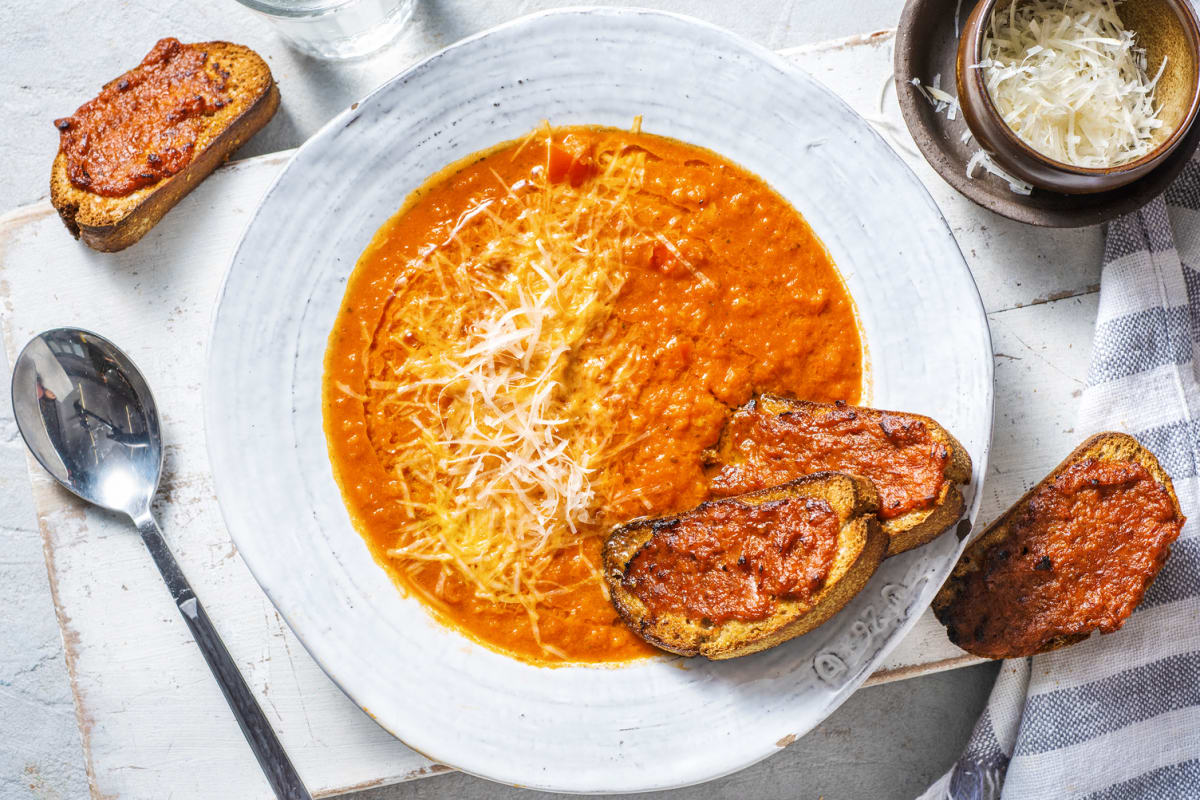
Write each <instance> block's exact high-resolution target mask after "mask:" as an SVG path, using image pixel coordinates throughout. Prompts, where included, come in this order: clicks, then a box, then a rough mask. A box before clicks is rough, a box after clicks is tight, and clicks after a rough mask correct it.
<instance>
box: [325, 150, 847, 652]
mask: <svg viewBox="0 0 1200 800" xmlns="http://www.w3.org/2000/svg"><path fill="white" fill-rule="evenodd" d="M863 372H864V348H863V343H862V340H861V336H860V333H859V328H858V324H857V320H856V315H855V309H854V304H853V302H852V300H851V298H850V296H849V294H848V292H847V290H846V287H845V285H844V283H843V282H842V279H841V276H840V275H839V274H838V272H837V270H836V268H835V267H834V265H833V263H832V261H831V259H830V257H829V254H828V253H827V252H826V250H825V248H824V246H823V245H822V244H821V242H820V240H819V239H818V238H817V237H816V235H815V234H814V233H813V231H812V230H811V228H809V226H808V224H807V223H806V222H805V220H804V218H803V217H802V216H801V215H800V214H799V213H797V211H796V210H795V209H793V208H792V207H791V206H790V205H789V204H788V203H787V202H786V201H785V200H784V199H783V198H782V197H780V196H779V195H778V194H776V193H775V192H774V191H773V190H772V189H771V188H770V187H769V186H768V185H767V184H766V183H765V182H764V181H763V180H762V179H760V178H758V177H757V176H755V175H753V174H750V173H749V172H747V171H746V170H744V169H742V168H740V167H738V166H737V165H735V164H733V163H731V162H730V161H728V160H727V159H725V158H723V157H721V156H719V155H717V154H715V153H713V152H711V151H708V150H704V149H701V148H698V147H695V146H692V145H688V144H685V143H682V142H679V141H675V140H671V139H666V138H663V137H659V136H652V135H649V134H645V133H641V132H640V131H637V130H634V131H620V130H615V129H608V128H591V127H577V128H549V127H546V128H543V129H541V130H539V131H535V132H534V133H533V134H530V136H529V137H527V138H526V139H524V140H521V141H519V142H513V143H509V144H505V145H501V146H499V147H497V148H496V149H494V150H491V151H488V152H486V153H483V154H479V155H476V156H474V157H472V158H470V159H467V160H465V161H462V162H459V163H457V164H455V165H452V166H451V167H449V168H448V169H447V170H445V171H443V172H442V173H439V174H438V175H436V176H434V177H433V178H431V179H430V180H429V181H428V182H427V183H426V185H425V186H423V187H422V188H421V189H420V190H419V191H418V192H416V193H415V194H414V195H413V197H411V198H410V199H409V200H408V202H407V203H406V205H405V206H404V208H403V209H401V211H400V212H399V213H397V214H396V215H395V216H394V217H392V218H391V219H390V220H389V221H388V222H386V223H385V224H384V225H383V226H382V227H381V228H380V229H379V231H378V233H377V234H376V235H375V238H374V240H373V241H372V242H371V244H370V246H369V247H368V248H367V249H366V251H365V252H364V253H363V255H362V257H361V258H360V260H359V262H358V264H357V265H356V267H355V269H354V271H353V273H352V274H351V276H350V278H349V281H348V284H347V287H346V293H345V298H344V300H343V304H342V306H341V309H340V311H339V314H338V317H337V321H336V323H335V325H334V328H333V331H332V333H331V335H330V339H329V349H328V352H327V356H326V365H325V380H324V411H325V427H326V435H327V438H328V443H329V452H330V456H331V460H332V464H333V468H334V473H335V477H336V479H337V481H338V483H339V485H340V487H341V489H342V493H343V496H344V498H345V502H346V504H347V507H348V509H349V511H350V513H351V516H352V518H353V520H354V522H355V525H356V527H357V528H358V530H359V531H360V532H361V534H362V536H363V537H364V539H365V540H366V542H367V544H368V545H369V547H370V548H371V551H372V553H373V554H374V556H375V558H376V560H377V561H378V562H379V563H380V564H381V565H383V566H384V567H385V568H386V569H387V570H388V571H389V572H390V573H391V574H392V575H393V576H394V578H395V579H396V581H397V583H398V585H399V586H400V587H401V588H403V589H404V590H406V591H410V592H412V593H413V594H414V595H416V596H417V597H419V598H420V599H421V600H422V601H423V602H425V603H426V604H427V605H428V606H429V608H430V609H431V610H432V611H433V612H434V613H435V614H436V615H437V616H438V618H439V619H440V620H441V621H443V622H444V623H446V624H448V625H450V626H452V627H454V628H457V629H458V630H460V631H462V632H464V633H465V634H467V635H469V636H470V637H472V638H474V639H475V640H477V641H479V642H481V643H483V644H485V645H487V646H489V647H492V648H494V649H497V650H500V651H502V652H505V653H508V654H510V655H513V656H515V657H518V658H522V659H525V660H528V661H532V662H536V663H543V664H553V663H579V662H587V663H596V662H621V661H627V660H630V659H634V658H638V657H641V656H644V655H647V654H648V653H649V652H651V649H650V647H649V646H648V645H646V644H645V643H643V642H642V641H641V640H640V639H639V638H638V637H636V636H635V635H634V634H632V633H631V632H629V631H628V630H627V629H626V628H625V627H624V625H623V623H622V622H621V621H620V619H619V617H618V616H617V613H616V612H615V611H614V609H613V608H612V606H611V605H610V603H609V601H608V598H607V597H606V595H605V587H604V583H603V580H602V579H601V577H600V575H599V573H598V570H599V568H600V550H601V545H602V543H603V540H604V537H605V535H606V534H607V531H608V530H609V529H610V528H611V527H612V526H613V525H614V524H617V523H621V522H625V521H628V520H629V519H631V518H633V517H638V516H643V515H658V514H666V513H672V512H679V511H682V510H685V509H688V508H691V507H693V506H695V505H696V504H697V503H699V502H702V501H704V500H705V499H707V497H708V490H707V482H706V479H705V474H704V465H703V463H702V453H703V451H704V449H705V448H707V447H710V446H712V445H713V444H714V443H715V442H716V441H717V439H718V436H719V434H720V432H721V429H722V427H723V426H724V425H725V423H726V422H727V421H728V419H729V418H730V415H731V413H732V410H733V409H736V408H737V407H738V406H740V405H742V404H743V403H745V402H746V401H747V400H749V399H750V397H751V396H752V395H753V394H755V393H757V392H775V393H780V394H785V395H790V396H795V397H799V398H804V399H810V400H817V401H836V400H844V401H846V402H848V403H855V402H857V401H858V400H859V399H860V393H861V387H862V383H863Z"/></svg>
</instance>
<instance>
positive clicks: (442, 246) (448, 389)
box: [339, 128, 702, 657]
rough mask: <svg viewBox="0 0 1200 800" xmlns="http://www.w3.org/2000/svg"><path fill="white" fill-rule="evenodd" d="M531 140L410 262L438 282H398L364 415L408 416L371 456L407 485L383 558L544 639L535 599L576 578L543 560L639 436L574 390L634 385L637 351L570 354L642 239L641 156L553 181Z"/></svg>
mask: <svg viewBox="0 0 1200 800" xmlns="http://www.w3.org/2000/svg"><path fill="white" fill-rule="evenodd" d="M537 133H538V132H535V134H537ZM539 139H541V140H544V142H543V141H539ZM533 142H537V143H536V144H532V146H537V144H542V143H544V144H545V146H546V148H547V162H546V165H545V166H543V167H536V168H535V169H534V170H533V174H532V175H531V177H530V178H529V179H527V180H524V181H521V182H520V183H519V184H517V185H515V186H507V185H505V184H504V183H503V181H501V182H500V189H501V193H500V195H499V196H497V197H494V198H493V199H491V200H485V201H482V202H479V203H477V204H476V205H474V206H473V207H472V208H470V209H469V210H468V211H467V212H466V213H464V214H463V215H462V216H461V217H460V219H459V220H458V221H457V223H456V224H455V225H453V226H452V227H451V229H450V230H449V231H448V234H447V236H446V238H445V240H444V241H442V242H441V243H439V244H436V245H433V246H430V247H428V248H427V249H426V250H425V251H424V252H422V253H421V254H420V256H419V257H418V258H417V259H415V260H414V261H413V262H412V263H411V264H410V265H409V267H410V268H409V270H408V272H407V274H408V275H409V276H418V277H416V280H419V281H423V282H424V285H425V287H426V288H427V289H428V288H432V289H434V290H435V291H433V292H432V293H430V292H426V291H414V286H413V281H412V280H408V279H405V278H402V279H401V280H400V281H398V282H397V284H396V286H395V288H394V290H393V294H392V300H391V301H390V303H389V309H388V312H387V313H386V314H385V322H384V323H382V324H381V326H382V327H381V330H380V332H379V333H378V334H377V335H378V336H379V337H380V340H381V341H383V342H384V346H385V347H386V348H387V353H385V355H386V356H387V361H388V363H391V364H393V365H394V366H393V367H392V369H393V374H392V375H391V376H390V377H389V379H386V380H383V379H379V378H376V379H374V380H372V381H371V383H370V385H369V389H370V390H371V393H372V398H371V399H372V401H373V402H372V403H371V404H370V412H371V413H373V414H379V415H382V416H385V417H387V418H389V419H405V420H407V422H408V424H407V426H406V428H407V430H406V431H404V432H403V434H402V435H398V436H397V437H395V438H394V439H393V440H392V441H390V442H389V446H388V447H387V452H386V453H381V454H380V455H381V459H382V460H384V461H385V467H386V468H387V469H388V470H389V471H390V472H391V474H392V475H393V476H394V478H395V481H396V484H397V489H398V490H399V491H400V492H401V494H402V496H404V497H406V498H408V501H407V502H406V503H405V507H406V511H407V521H406V522H405V523H404V524H403V525H402V526H401V527H400V528H399V529H398V530H397V531H396V534H397V537H396V538H397V544H396V546H395V547H394V548H392V549H391V550H389V555H390V556H392V557H393V558H396V559H398V560H400V561H401V562H403V563H404V564H406V565H407V566H406V568H408V569H411V570H413V571H414V572H415V571H420V570H422V569H425V568H426V567H429V566H432V565H436V568H438V569H440V570H441V572H440V573H439V574H440V575H441V578H440V579H439V580H440V582H439V587H440V586H441V585H442V582H444V580H445V578H446V576H447V574H449V573H456V574H457V575H458V576H459V577H460V578H461V579H462V580H463V582H464V583H465V584H466V586H467V587H469V589H470V590H471V591H473V592H474V594H475V595H476V596H477V597H479V598H483V599H486V600H488V601H491V602H499V603H508V604H519V605H521V606H523V607H524V609H525V611H526V612H527V614H528V616H529V619H530V622H531V627H532V631H533V634H534V636H535V638H537V639H538V641H539V643H540V642H541V639H540V636H539V633H538V612H537V607H538V604H539V603H540V602H541V601H542V600H544V599H545V598H546V597H548V596H550V595H553V594H555V593H557V592H561V591H565V590H568V589H569V588H570V587H564V586H561V585H559V584H557V583H555V582H553V581H552V580H550V579H549V578H548V577H547V571H548V570H549V568H550V565H551V563H552V561H553V559H554V558H555V556H556V555H557V554H559V553H560V552H562V551H563V550H565V549H568V548H572V547H575V546H576V545H577V544H578V542H579V532H580V528H581V527H586V526H590V525H595V524H596V523H597V522H598V519H597V513H598V511H599V508H598V505H599V503H600V502H601V499H602V498H603V497H606V496H608V495H611V494H612V490H611V487H608V486H606V485H604V481H605V480H606V479H605V477H604V476H605V474H606V471H605V469H604V468H605V466H607V465H608V464H610V463H611V462H612V459H614V458H615V457H617V456H618V455H619V454H620V453H621V452H623V451H624V450H625V448H627V447H628V446H630V445H632V444H633V443H634V442H624V441H614V438H613V434H612V430H613V428H614V424H613V420H612V412H611V411H609V410H606V409H607V406H606V404H605V398H604V397H602V396H598V395H597V394H596V393H595V392H588V391H579V390H578V387H579V386H581V385H582V386H585V387H586V386H614V385H616V386H620V385H623V384H624V383H626V382H632V380H633V377H632V373H633V371H634V370H635V369H636V368H637V366H638V365H637V364H636V363H635V359H634V358H633V355H632V354H630V353H626V352H615V353H613V354H611V355H605V356H597V357H595V358H590V359H587V360H586V362H583V363H581V362H579V361H577V360H575V359H574V358H573V354H574V353H575V351H576V349H577V347H578V346H579V345H580V344H581V342H583V340H584V339H585V337H586V336H587V335H588V334H589V332H590V331H592V330H593V328H594V327H595V326H596V325H597V324H598V323H599V322H600V321H601V320H603V319H605V318H606V316H607V314H608V313H609V311H610V309H611V304H612V302H613V300H614V299H615V297H616V294H617V292H618V291H619V290H620V288H621V286H622V283H623V279H624V276H625V273H626V269H627V267H626V264H625V263H624V253H625V252H626V251H627V248H626V246H627V245H629V244H631V243H632V242H634V241H636V240H639V239H645V238H646V237H647V234H646V233H645V232H644V231H643V230H642V229H641V228H640V226H638V225H637V224H636V223H635V221H634V220H633V219H632V218H631V217H630V215H629V212H628V204H627V203H626V199H627V197H628V196H629V194H630V193H633V192H636V191H638V190H639V189H640V188H641V184H642V181H643V175H644V170H645V160H646V156H645V153H644V152H641V151H638V150H636V149H631V150H630V151H628V152H623V151H618V150H609V151H604V152H598V153H596V163H597V165H598V172H597V174H596V175H595V176H594V177H592V178H590V179H589V180H587V181H586V182H585V183H584V185H583V186H582V187H579V188H576V187H573V186H571V184H570V183H569V182H562V183H555V182H552V181H550V180H549V178H548V172H549V152H550V151H549V148H550V130H549V129H548V128H546V129H545V130H544V131H543V132H542V133H541V136H536V135H534V134H531V136H530V139H529V140H527V141H526V142H525V143H523V144H522V145H521V146H522V147H525V146H526V145H530V144H531V143H533ZM497 180H500V179H499V176H497ZM501 212H503V213H501ZM701 277H702V276H701ZM431 294H432V296H436V297H439V298H441V301H440V302H429V297H430V296H431ZM339 388H341V387H339ZM347 390H348V387H346V388H344V389H342V391H347ZM593 579H596V580H598V579H599V575H598V573H596V574H595V575H594V576H593ZM412 585H413V586H417V585H418V583H417V582H416V581H414V582H412ZM439 591H440V588H439ZM428 599H430V600H431V601H433V602H434V603H436V601H437V598H436V597H430V598H428ZM542 648H543V650H544V651H545V652H546V654H547V655H548V656H552V657H562V654H561V653H559V652H557V651H555V649H554V648H553V647H551V646H549V645H547V644H545V643H542Z"/></svg>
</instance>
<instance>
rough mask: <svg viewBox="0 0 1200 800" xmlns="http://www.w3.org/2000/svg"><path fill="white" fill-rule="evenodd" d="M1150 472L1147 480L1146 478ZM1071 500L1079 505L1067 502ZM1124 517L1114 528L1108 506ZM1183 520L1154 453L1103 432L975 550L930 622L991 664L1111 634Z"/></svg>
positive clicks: (984, 536)
mask: <svg viewBox="0 0 1200 800" xmlns="http://www.w3.org/2000/svg"><path fill="white" fill-rule="evenodd" d="M1130 464H1132V465H1140V467H1141V468H1144V472H1140V471H1139V470H1138V469H1136V466H1135V468H1133V469H1130V468H1129V466H1128V465H1130ZM1090 469H1096V470H1106V471H1107V473H1100V472H1096V473H1093V472H1088V471H1085V470H1090ZM1106 474H1107V477H1106ZM1147 474H1148V478H1149V479H1150V481H1149V482H1146V479H1145V477H1139V476H1146V475H1147ZM1151 484H1153V485H1151ZM1130 487H1135V488H1139V487H1140V488H1139V491H1137V493H1134V489H1131V488H1130ZM1064 496H1065V497H1070V498H1072V502H1073V503H1074V504H1075V505H1071V506H1064V505H1063V504H1062V503H1061V502H1059V500H1058V498H1060V497H1064ZM1118 507H1119V508H1123V509H1125V510H1126V512H1123V513H1133V514H1134V516H1133V517H1132V518H1126V517H1122V518H1118V519H1115V520H1112V521H1109V522H1107V523H1106V522H1105V519H1106V517H1105V514H1106V513H1108V512H1107V511H1106V508H1108V509H1116V508H1118ZM1129 509H1133V511H1132V512H1130V511H1129ZM1080 512H1083V513H1080ZM1184 521H1185V517H1184V516H1183V512H1182V510H1181V509H1180V507H1179V499H1178V497H1176V495H1175V488H1174V486H1173V485H1172V484H1171V478H1170V476H1169V475H1167V473H1166V472H1165V471H1164V470H1163V468H1162V466H1161V465H1159V463H1158V459H1156V458H1155V457H1154V454H1153V453H1151V452H1150V451H1149V450H1147V449H1146V448H1145V447H1143V446H1142V445H1140V444H1139V443H1138V442H1137V440H1136V439H1134V438H1133V437H1132V436H1128V435H1126V434H1123V433H1101V434H1098V435H1096V436H1093V437H1092V438H1090V439H1088V440H1087V441H1085V442H1084V443H1083V444H1081V445H1080V446H1079V447H1077V448H1076V449H1075V450H1074V451H1073V452H1072V453H1071V454H1070V455H1069V456H1067V458H1066V459H1065V460H1064V461H1063V462H1062V463H1061V464H1059V465H1058V466H1057V467H1055V468H1054V471H1053V472H1051V473H1050V474H1049V475H1047V476H1046V478H1045V479H1043V480H1042V481H1041V482H1040V483H1038V484H1037V485H1036V486H1034V487H1033V488H1032V489H1030V490H1029V491H1028V492H1027V493H1026V494H1025V495H1024V496H1023V497H1022V498H1021V499H1020V500H1018V501H1017V503H1016V504H1015V505H1013V506H1012V508H1010V509H1008V511H1006V512H1005V513H1004V515H1003V516H1001V517H1000V518H999V519H998V520H996V521H995V522H993V523H992V524H991V525H989V526H988V528H987V529H986V530H985V531H984V532H983V533H982V534H981V535H980V536H979V538H978V539H976V540H975V541H974V542H972V543H971V545H970V546H969V547H967V549H966V551H965V552H964V553H963V555H962V558H961V559H959V562H958V564H957V565H956V566H955V568H954V571H953V572H952V573H951V574H950V578H949V579H948V580H947V581H946V584H945V585H944V586H943V587H942V589H941V591H939V592H938V594H937V596H936V597H935V598H934V601H933V611H934V614H935V615H936V616H937V618H938V620H939V621H941V623H942V624H943V625H945V626H946V630H947V634H948V635H949V637H950V641H952V642H954V643H955V644H956V645H958V646H959V647H961V648H963V649H964V650H966V651H968V652H970V653H974V654H975V655H979V656H983V657H986V658H1022V657H1025V656H1031V655H1036V654H1038V653H1046V652H1049V651H1051V650H1055V649H1057V648H1059V647H1064V646H1066V645H1070V644H1074V643H1076V642H1079V641H1082V640H1083V639H1086V638H1088V636H1090V635H1091V634H1092V632H1093V631H1094V630H1100V631H1102V632H1104V633H1111V632H1112V631H1114V630H1117V629H1118V628H1120V627H1121V625H1122V624H1123V623H1124V621H1125V619H1126V618H1128V616H1129V615H1130V614H1131V613H1132V612H1133V610H1134V608H1136V606H1137V605H1138V603H1140V602H1141V600H1142V597H1143V596H1144V595H1145V592H1146V590H1147V589H1148V588H1149V587H1150V585H1151V583H1153V581H1154V578H1155V576H1156V575H1157V574H1158V572H1159V570H1160V569H1161V568H1162V566H1163V564H1164V563H1166V560H1167V557H1168V556H1169V555H1170V552H1171V543H1172V542H1174V540H1175V538H1176V537H1177V536H1178V535H1179V530H1180V529H1181V528H1182V527H1183V523H1184ZM1056 562H1057V563H1056Z"/></svg>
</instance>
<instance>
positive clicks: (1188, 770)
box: [921, 159, 1200, 800]
mask: <svg viewBox="0 0 1200 800" xmlns="http://www.w3.org/2000/svg"><path fill="white" fill-rule="evenodd" d="M1197 342H1200V159H1197V160H1193V161H1192V162H1191V163H1190V164H1189V165H1188V166H1187V169H1186V171H1185V172H1184V174H1183V175H1182V177H1181V178H1180V179H1179V180H1178V181H1177V182H1176V183H1175V184H1174V185H1173V186H1172V187H1171V189H1170V190H1169V191H1168V192H1167V194H1166V195H1165V197H1164V198H1160V199H1158V200H1156V201H1154V202H1153V203H1151V204H1150V205H1149V206H1147V207H1146V208H1144V209H1143V210H1141V211H1139V212H1137V213H1136V214H1130V215H1129V216H1126V217H1124V218H1122V219H1120V220H1119V221H1117V222H1115V223H1112V224H1111V225H1110V226H1109V229H1108V240H1107V244H1106V247H1105V255H1104V273H1103V277H1102V278H1101V284H1100V309H1099V313H1098V315H1097V320H1096V332H1095V336H1094V340H1093V346H1092V361H1091V368H1090V370H1089V373H1088V380H1087V388H1086V389H1085V390H1084V393H1083V404H1082V409H1081V411H1080V414H1079V424H1078V425H1077V427H1076V430H1078V431H1079V438H1080V439H1082V438H1083V437H1084V436H1086V435H1090V434H1092V433H1095V432H1098V431H1102V430H1121V431H1126V432H1128V433H1131V434H1133V435H1134V436H1136V437H1137V438H1138V440H1140V441H1141V442H1142V444H1144V445H1146V446H1147V447H1148V448H1150V449H1151V450H1152V451H1153V452H1154V453H1155V454H1156V455H1157V456H1158V458H1159V460H1160V461H1161V462H1162V464H1163V466H1164V467H1165V468H1166V469H1167V472H1169V473H1170V475H1171V477H1172V479H1173V480H1174V483H1175V489H1176V491H1177V492H1178V494H1179V502H1180V504H1181V505H1182V506H1183V512H1184V514H1186V515H1188V516H1189V517H1191V519H1190V520H1189V521H1188V523H1187V525H1185V526H1184V529H1183V532H1182V534H1181V535H1180V537H1179V539H1178V541H1177V542H1176V544H1175V545H1174V547H1173V548H1172V555H1171V557H1170V559H1169V560H1168V561H1167V564H1166V567H1165V568H1164V569H1163V571H1162V573H1161V574H1160V575H1159V576H1158V579H1157V580H1156V581H1155V583H1154V585H1153V586H1152V587H1151V588H1150V591H1149V592H1148V593H1147V594H1146V597H1145V600H1144V601H1143V602H1142V604H1141V606H1140V607H1139V608H1138V610H1137V611H1136V612H1134V614H1133V616H1132V617H1131V618H1130V619H1129V620H1128V621H1127V622H1126V623H1125V626H1124V627H1123V628H1122V629H1121V630H1119V631H1117V632H1116V633H1112V634H1109V635H1107V636H1099V635H1095V636H1093V637H1092V638H1090V639H1088V640H1087V641H1085V642H1082V643H1080V644H1077V645H1075V646H1074V647H1068V648H1065V649H1062V650H1058V651H1056V652H1052V653H1048V654H1046V655H1040V656H1035V657H1033V658H1031V659H1028V658H1027V659H1020V660H1012V661H1007V662H1005V663H1004V665H1003V666H1002V668H1001V670H1000V675H999V677H998V679H997V681H996V685H995V687H994V688H993V690H992V695H991V698H990V699H989V700H988V705H987V708H986V710H985V711H984V712H983V715H982V716H981V717H980V718H979V722H978V723H977V724H976V726H975V731H974V733H973V734H972V735H971V739H970V741H969V743H968V745H967V749H966V751H965V752H964V753H963V755H962V756H961V758H960V759H959V761H958V763H957V764H955V765H954V767H953V769H951V771H950V772H949V773H947V774H946V775H945V776H943V777H942V779H941V780H939V781H938V782H937V783H935V784H934V785H933V786H932V787H930V789H929V791H927V792H926V793H925V795H923V796H922V798H921V800H935V799H937V800H940V799H941V798H950V799H951V800H993V799H994V798H1000V797H1003V798H1019V800H1031V799H1033V798H1053V799H1054V800H1059V798H1088V799H1089V800H1125V799H1126V798H1129V799H1130V800H1132V799H1133V798H1172V799H1174V798H1200V478H1198V475H1197V464H1198V463H1200V461H1198V454H1200V425H1198V424H1197V422H1196V420H1197V419H1200V417H1198V416H1197V415H1198V413H1200V386H1198V384H1197V370H1198V365H1197V363H1196V359H1197V358H1198V357H1200V352H1196V351H1197V350H1200V348H1197V346H1196V343H1197Z"/></svg>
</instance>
